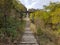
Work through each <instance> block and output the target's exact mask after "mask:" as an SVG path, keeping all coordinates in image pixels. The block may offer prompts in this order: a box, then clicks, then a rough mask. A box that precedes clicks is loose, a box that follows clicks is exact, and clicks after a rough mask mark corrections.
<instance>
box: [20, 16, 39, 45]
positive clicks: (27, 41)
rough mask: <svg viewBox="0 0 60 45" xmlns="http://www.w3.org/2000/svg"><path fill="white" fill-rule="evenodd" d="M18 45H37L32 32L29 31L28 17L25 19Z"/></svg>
mask: <svg viewBox="0 0 60 45" xmlns="http://www.w3.org/2000/svg"><path fill="white" fill-rule="evenodd" d="M19 45H38V43H37V41H36V39H35V37H34V35H33V32H32V31H31V30H30V19H29V18H28V15H27V17H26V27H25V32H24V34H23V36H22V40H21V42H20V44H19Z"/></svg>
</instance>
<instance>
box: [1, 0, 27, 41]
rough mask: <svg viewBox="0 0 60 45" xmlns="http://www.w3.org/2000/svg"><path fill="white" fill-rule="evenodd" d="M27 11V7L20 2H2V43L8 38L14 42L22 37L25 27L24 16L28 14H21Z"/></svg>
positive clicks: (8, 0)
mask: <svg viewBox="0 0 60 45" xmlns="http://www.w3.org/2000/svg"><path fill="white" fill-rule="evenodd" d="M25 11H26V7H25V6H24V5H23V4H21V3H20V2H19V1H18V0H0V39H1V40H2V42H3V40H5V39H6V38H7V37H8V38H10V41H14V39H16V38H17V37H18V36H21V35H22V33H23V32H24V26H25V21H24V20H23V16H24V15H26V14H23V13H21V12H25ZM20 16H22V18H20ZM21 19H22V21H21ZM5 41H6V40H5ZM7 42H8V41H7Z"/></svg>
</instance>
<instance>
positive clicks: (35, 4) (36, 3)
mask: <svg viewBox="0 0 60 45" xmlns="http://www.w3.org/2000/svg"><path fill="white" fill-rule="evenodd" d="M50 1H51V2H60V0H20V2H21V3H22V4H24V5H25V6H26V7H27V9H29V8H35V9H42V8H43V5H48V4H49V3H50Z"/></svg>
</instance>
